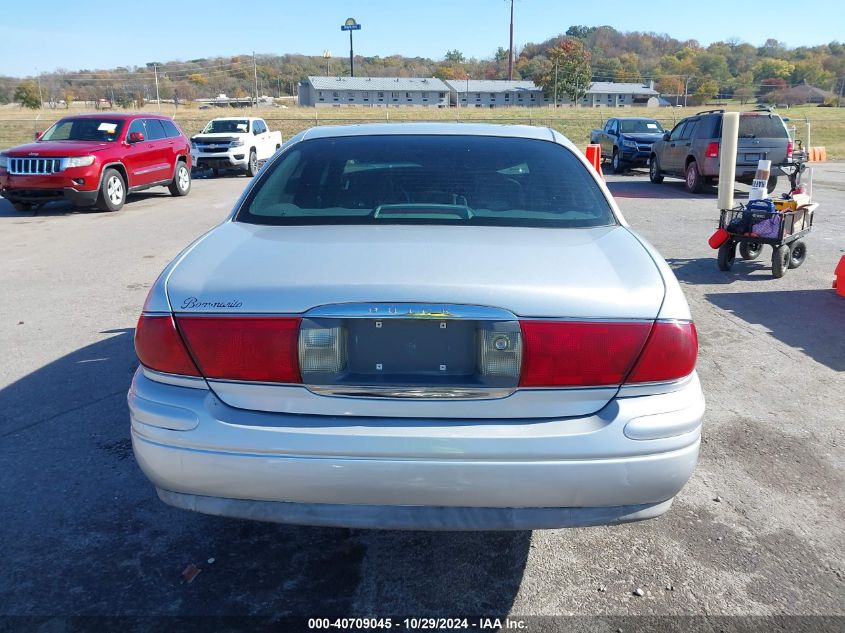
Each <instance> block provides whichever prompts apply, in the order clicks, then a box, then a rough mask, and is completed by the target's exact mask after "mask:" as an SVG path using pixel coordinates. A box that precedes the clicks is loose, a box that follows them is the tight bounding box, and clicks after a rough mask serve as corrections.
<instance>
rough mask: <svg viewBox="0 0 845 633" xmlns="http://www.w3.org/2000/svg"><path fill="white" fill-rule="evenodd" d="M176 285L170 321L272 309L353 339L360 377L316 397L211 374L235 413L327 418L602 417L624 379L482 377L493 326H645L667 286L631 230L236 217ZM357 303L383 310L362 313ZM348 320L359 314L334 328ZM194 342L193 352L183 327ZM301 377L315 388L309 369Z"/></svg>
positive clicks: (205, 244) (324, 388) (188, 260)
mask: <svg viewBox="0 0 845 633" xmlns="http://www.w3.org/2000/svg"><path fill="white" fill-rule="evenodd" d="M167 292H168V297H169V300H170V303H171V306H172V309H173V311H174V313H175V314H176V315H177V322H178V321H179V320H180V319H191V318H194V317H197V316H211V315H217V316H229V317H260V316H267V315H274V316H293V317H296V318H301V319H302V321H301V327H302V328H305V327H324V328H326V329H331V328H333V327H335V326H338V327H341V328H342V329H344V330H345V334H344V335H345V336H346V337H347V339H348V340H349V341H351V343H349V346H348V353H349V357H348V368H349V370H350V372H354V373H355V375H354V376H353V378H352V381H351V382H345V383H343V384H340V385H338V384H335V383H331V384H328V385H327V384H325V383H321V384H320V385H319V386H320V387H321V388H319V389H318V388H316V386H315V385H313V384H312V385H311V387H312V389H310V390H308V389H305V388H303V387H301V386H294V385H290V384H288V385H283V384H266V383H262V384H258V383H250V382H249V381H231V380H220V379H218V377H214V376H210V377H209V379H210V380H209V382H210V384H211V386H212V388H213V389H214V390H215V392H216V393H217V395H218V396H219V397H220V398H221V400H223V401H224V402H226V403H227V404H229V405H231V406H236V407H241V408H250V409H259V410H266V411H279V412H291V413H317V414H319V413H322V414H328V415H359V416H388V417H395V416H401V417H406V416H413V415H418V416H422V417H455V416H460V417H472V418H505V417H565V416H573V415H585V414H589V413H593V412H595V411H597V410H598V409H601V408H602V407H603V406H604V405H605V404H607V402H608V401H609V400H610V399H612V398H613V396H614V395H615V393H616V391H617V388H618V382H621V381H619V380H617V381H616V384H606V385H601V386H598V387H597V386H591V387H589V388H583V389H582V388H578V387H577V386H574V385H572V386H569V387H567V388H565V389H551V390H550V389H524V388H518V380H519V378H518V376H517V377H516V379H513V380H511V381H510V382H508V380H504V381H502V380H499V381H497V380H492V381H487V382H485V381H484V380H480V381H478V380H477V376H476V374H475V373H474V372H475V368H476V362H478V361H477V354H476V347H477V344H478V343H477V341H478V340H480V339H479V338H477V337H480V336H482V334H481V332H482V331H484V330H485V328H486V329H487V330H491V328H492V330H496V331H498V330H503V329H504V331H508V328H510V331H514V330H515V331H516V332H519V324H518V323H516V321H517V320H523V319H531V320H546V321H556V320H566V321H575V322H579V321H587V322H599V323H601V322H606V321H612V322H623V323H630V322H647V323H650V322H651V321H653V320H654V319H655V318H656V316H657V313H658V311H659V309H660V306H661V303H662V300H663V295H664V285H663V280H662V277H661V275H660V272H659V271H658V269H657V267H656V265H655V263H654V261H653V260H652V259H651V257H650V255H649V254H648V252H647V251H646V250H645V248H644V247H643V246H642V244H641V243H640V242H639V240H638V239H637V238H636V237H635V236H634V235H633V234H632V233H631V231H630V230H629V229H627V228H626V227H622V226H608V227H595V228H583V229H536V228H513V227H508V228H504V227H455V226H407V225H406V226H395V225H393V226H391V225H384V226H287V227H273V226H259V225H252V224H245V223H235V222H229V223H226V224H223V225H221V226H220V227H218V228H217V229H215V230H214V231H212V232H211V233H210V234H209V235H207V236H206V237H205V238H204V239H203V240H202V241H200V242H199V243H198V244H197V245H196V246H195V247H194V248H193V249H192V251H191V252H190V253H189V255H188V256H186V257H185V258H184V259H183V260H182V261H181V262H180V263H179V264H178V265H177V266H176V268H175V269H174V270H173V272H172V273H171V275H170V277H169V279H168V282H167ZM364 306H370V310H372V309H376V310H381V312H375V313H370V314H361V313H360V310H361V308H362V307H364ZM409 306H410V307H409ZM443 306H445V307H443ZM391 309H392V310H394V311H396V313H395V314H390V312H389V311H390V310H391ZM356 310H357V311H358V312H356ZM485 310H492V311H490V312H485ZM462 311H464V312H465V314H460V313H461V312H462ZM353 313H354V316H353ZM503 314H504V315H505V316H502V315H503ZM507 315H510V316H507ZM342 317H350V318H351V319H352V320H348V321H342V322H340V321H338V322H337V323H336V322H335V321H337V320H338V319H341V318H342ZM382 317H385V318H382ZM332 319H335V321H332ZM377 321H378V322H379V323H376V322H377ZM186 322H187V321H186ZM490 323H496V324H497V325H496V326H495V327H493V326H491V325H489V324H490ZM514 323H516V325H515V326H514ZM315 324H316V325H315ZM502 324H510V325H504V326H503V325H502ZM183 334H185V332H183ZM188 339H189V340H188V344H189V347H190V346H191V340H190V333H189V332H188ZM300 340H301V339H300ZM301 349H302V348H300V354H302V351H301ZM638 350H639V348H637V350H636V352H638ZM631 353H632V354H634V352H631ZM301 358H302V356H300V360H301ZM634 360H635V357H633V358H631V359H630V362H631V363H633V361H634ZM303 380H304V381H305V382H306V383H312V382H313V381H311V380H306V379H305V373H304V372H303ZM473 381H475V382H473ZM374 387H378V388H379V389H374ZM426 389H427V391H426ZM400 392H401V393H400ZM319 394H323V395H319ZM332 396H335V397H332ZM337 396H340V397H337ZM399 399H401V400H402V402H399V403H398V404H397V400H399ZM470 401H471V402H470ZM403 403H404V404H403ZM468 404H471V406H468Z"/></svg>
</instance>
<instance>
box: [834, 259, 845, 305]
mask: <svg viewBox="0 0 845 633" xmlns="http://www.w3.org/2000/svg"><path fill="white" fill-rule="evenodd" d="M833 274H834V275H836V279H834V280H833V287H834V288H836V294H838V295H839V296H840V297H845V255H843V256H842V257H841V258H840V260H839V264H837V265H836V270H835V271H833Z"/></svg>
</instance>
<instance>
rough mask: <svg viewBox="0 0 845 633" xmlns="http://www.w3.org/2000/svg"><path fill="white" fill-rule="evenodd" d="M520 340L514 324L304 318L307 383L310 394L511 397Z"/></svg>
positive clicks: (302, 336) (302, 366) (302, 359)
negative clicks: (500, 393)
mask: <svg viewBox="0 0 845 633" xmlns="http://www.w3.org/2000/svg"><path fill="white" fill-rule="evenodd" d="M520 337H521V331H520V327H519V323H518V321H517V320H516V319H513V320H510V319H508V320H502V321H498V320H493V319H490V320H485V319H460V318H451V319H449V318H418V317H417V318H405V317H386V318H379V317H375V318H361V317H358V318H343V317H336V318H321V317H310V318H309V317H306V318H304V319H303V320H302V322H301V325H300V369H301V375H302V382H303V384H305V385H307V386H309V388H311V387H330V386H337V387H355V388H357V387H379V388H382V387H384V388H393V387H398V388H409V389H412V390H417V389H425V388H429V387H431V388H438V389H452V388H455V389H476V390H477V389H497V390H501V389H510V390H513V389H515V388H516V387H517V386H518V383H519V372H520V361H519V358H520V355H521V351H520V350H521V338H520ZM323 339H325V340H323ZM303 342H305V348H304V347H303ZM306 348H307V349H306ZM318 359H319V360H318ZM323 359H325V360H328V362H323ZM312 361H315V362H312ZM320 392H321V393H325V392H326V390H320ZM329 392H331V391H329ZM335 393H343V394H344V395H346V394H351V393H353V392H352V391H349V390H345V391H343V390H338V391H336V392H335Z"/></svg>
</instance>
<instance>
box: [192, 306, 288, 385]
mask: <svg viewBox="0 0 845 633" xmlns="http://www.w3.org/2000/svg"><path fill="white" fill-rule="evenodd" d="M176 322H177V324H178V326H179V330H180V331H181V332H182V336H183V337H184V338H185V342H186V343H187V345H188V349H189V350H190V352H191V355H192V356H193V358H194V359H195V360H196V362H197V366H198V367H199V369H200V371H201V372H202V374H203V375H204V376H205V377H206V378H217V379H223V380H252V381H260V382H287V383H298V382H300V376H299V361H298V358H297V338H298V336H299V322H300V319H298V318H289V317H204V316H203V317H199V316H190V317H189V316H180V317H177V319H176Z"/></svg>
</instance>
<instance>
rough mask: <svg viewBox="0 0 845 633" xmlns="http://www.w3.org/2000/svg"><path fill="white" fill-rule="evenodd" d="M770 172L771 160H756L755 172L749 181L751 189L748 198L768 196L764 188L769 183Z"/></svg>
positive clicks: (763, 198) (754, 198) (760, 198)
mask: <svg viewBox="0 0 845 633" xmlns="http://www.w3.org/2000/svg"><path fill="white" fill-rule="evenodd" d="M771 173H772V161H770V160H761V161H758V162H757V173H756V174H754V180H753V181H752V182H751V191H750V192H749V194H748V199H749V200H765V199H766V198H767V197H768V191H767V190H766V189H767V187H768V185H769V176H770V175H771Z"/></svg>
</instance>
